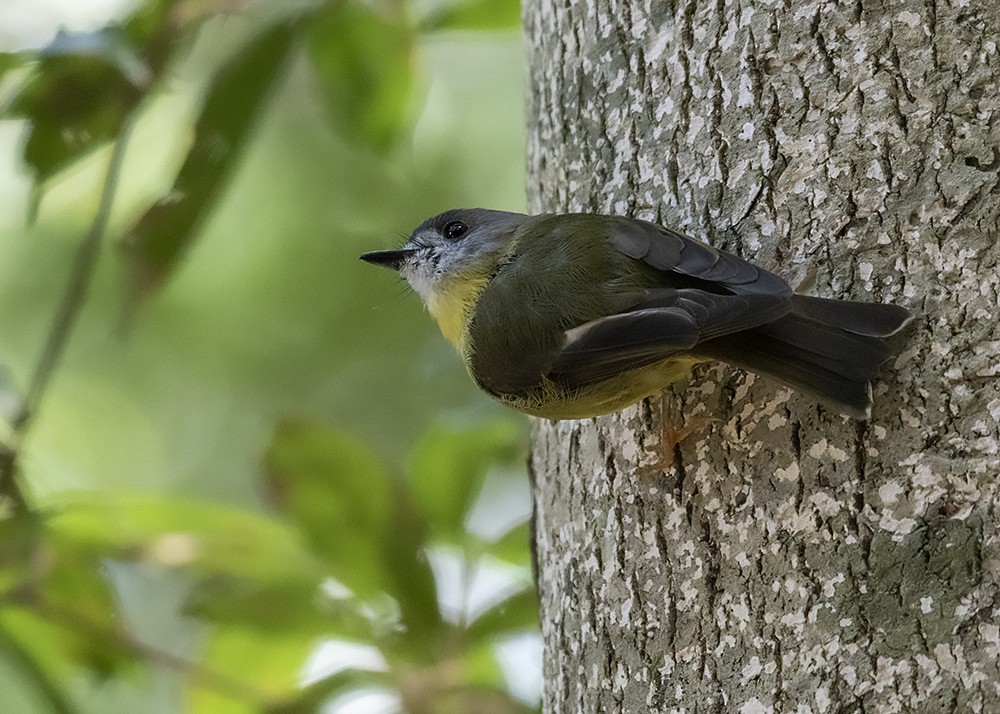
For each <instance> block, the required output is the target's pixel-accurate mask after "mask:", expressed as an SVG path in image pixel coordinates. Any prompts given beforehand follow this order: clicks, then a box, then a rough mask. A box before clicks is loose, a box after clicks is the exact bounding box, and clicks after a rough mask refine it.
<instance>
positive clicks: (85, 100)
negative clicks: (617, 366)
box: [0, 0, 540, 714]
mask: <svg viewBox="0 0 1000 714" xmlns="http://www.w3.org/2000/svg"><path fill="white" fill-rule="evenodd" d="M49 5H51V3H50V4H49ZM49 5H44V4H37V3H32V2H28V0H25V1H24V2H23V3H21V4H18V3H13V4H11V3H5V4H4V6H3V7H2V8H0V27H3V28H5V29H4V30H3V31H2V32H0V41H2V42H4V43H5V45H6V46H5V47H3V48H0V49H3V50H5V51H4V52H2V53H0V111H2V120H0V147H2V151H0V156H2V157H3V158H2V160H3V164H2V166H0V191H2V196H3V206H4V208H5V210H4V211H2V212H0V416H2V420H0V474H2V475H0V498H2V503H0V507H2V510H0V691H2V692H3V700H4V703H3V708H4V711H10V712H45V711H55V712H135V711H143V712H179V711H184V712H188V711H190V712H213V713H214V712H222V713H225V712H275V713H277V712H289V713H290V712H313V711H330V712H348V711H350V712H381V711H407V712H435V713H436V712H445V713H447V712H470V711H475V712H486V713H487V714H488V713H489V712H522V711H534V710H535V709H536V707H537V699H538V681H539V678H540V673H539V672H538V667H539V660H540V657H539V653H538V648H539V645H538V639H537V635H536V634H535V631H536V629H537V623H536V617H537V615H536V608H535V599H534V593H533V590H532V587H531V577H530V565H529V554H528V535H527V526H526V518H527V514H528V509H529V507H530V506H529V498H528V492H527V481H526V476H525V474H524V457H525V450H526V447H525V433H524V432H525V429H524V424H523V422H521V421H520V420H518V419H517V418H515V417H513V416H512V415H509V414H507V413H505V412H503V411H501V410H500V409H499V408H498V407H496V406H494V405H493V404H491V403H489V402H488V400H485V399H484V398H482V397H480V396H479V395H478V394H476V393H475V392H474V390H473V388H472V386H471V385H470V383H469V380H468V379H467V378H466V377H465V375H464V374H463V370H462V368H461V365H460V363H459V361H458V359H457V357H456V356H455V355H454V354H453V353H452V352H451V351H450V348H449V347H448V346H447V345H446V344H445V343H444V341H443V340H441V339H440V337H439V336H437V334H436V332H435V331H434V328H433V326H432V325H431V323H430V320H429V319H427V318H426V316H424V315H423V314H422V312H423V311H422V309H421V307H420V305H419V302H418V300H417V299H416V298H415V297H414V296H412V295H409V294H407V291H406V290H404V289H403V287H402V286H400V284H399V282H398V280H395V279H394V277H393V276H391V275H389V274H388V273H385V272H379V271H378V270H377V269H375V268H373V267H371V266H368V265H365V264H363V263H361V262H359V261H358V260H357V255H358V254H359V253H360V252H363V251H364V250H370V249H377V248H384V247H390V246H393V245H395V244H398V242H400V241H401V240H402V236H403V235H405V233H406V232H407V231H409V229H410V228H412V227H413V226H414V225H416V224H417V223H418V222H420V221H421V220H422V219H423V218H425V217H427V216H428V215H431V214H433V213H437V212H439V211H441V210H444V209H446V208H451V207H455V206H461V205H489V206H492V207H496V208H504V209H509V210H519V209H522V208H523V194H522V190H523V189H522V168H521V159H520V157H521V156H522V155H523V147H522V142H523V138H522V128H521V127H522V116H521V106H522V86H521V82H522V68H521V65H522V55H521V48H520V38H519V34H518V22H519V11H518V7H517V3H516V2H510V1H509V0H503V1H502V2H497V1H493V0H491V1H489V2H485V1H483V0H468V1H466V2H462V1H461V0H441V1H440V2H417V0H413V1H410V2H407V1H404V0H382V1H378V2H376V1H374V0H372V1H369V2H365V1H363V0H328V1H326V2H288V3H268V2H264V1H263V0H257V1H254V0H174V1H173V2H167V1H165V0H144V1H140V2H119V3H117V4H116V5H115V7H113V8H112V11H107V10H106V11H107V12H109V14H106V15H104V16H102V15H100V14H94V12H91V13H89V14H88V13H87V12H85V6H86V5H87V4H86V3H81V2H76V3H68V4H66V8H67V9H66V13H69V12H70V10H69V9H68V8H70V7H72V12H73V13H74V14H73V15H72V16H70V15H68V14H66V15H62V16H60V15H59V14H58V13H56V12H55V11H53V15H52V17H53V18H55V19H56V20H62V21H64V22H69V25H68V26H67V27H66V29H65V31H63V32H60V33H59V34H58V35H54V36H53V34H52V32H53V31H54V29H55V27H54V26H53V27H51V28H50V30H49V31H48V32H44V31H43V32H42V33H41V34H40V35H37V36H36V35H31V36H29V35H28V34H27V32H21V33H18V32H17V30H16V28H17V27H19V24H18V22H17V21H18V20H19V19H22V20H23V18H24V16H27V15H32V14H34V15H36V16H37V15H40V14H41V13H42V8H43V7H49ZM5 13H6V14H7V17H6V18H5V17H3V16H4V14H5ZM18 13H21V14H20V15H18ZM36 19H38V18H37V17H36ZM41 24H42V25H43V26H44V23H41Z"/></svg>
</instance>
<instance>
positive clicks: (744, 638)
mask: <svg viewBox="0 0 1000 714" xmlns="http://www.w3.org/2000/svg"><path fill="white" fill-rule="evenodd" d="M524 14H525V23H526V28H527V42H528V47H529V62H530V98H529V108H528V147H529V149H528V150H529V158H528V165H529V195H530V203H531V208H532V210H534V211H536V212H538V211H567V210H587V211H598V212H610V213H619V214H626V215H631V216H635V217H639V218H646V219H652V220H656V221H661V222H663V223H666V224H668V225H671V226H673V227H675V228H678V229H681V230H684V231H686V232H688V233H689V234H690V235H693V236H695V237H699V238H704V239H707V240H708V241H709V242H711V243H713V244H715V245H719V246H722V247H725V248H727V249H729V250H732V251H734V252H736V253H738V254H740V255H742V256H744V257H747V258H749V259H751V260H754V261H756V262H758V263H760V264H762V265H764V266H766V267H769V268H771V269H773V270H775V271H776V272H779V273H780V274H782V275H784V276H786V277H788V278H790V280H791V281H792V282H793V284H807V286H808V284H812V285H813V287H811V289H810V291H811V292H812V293H814V294H817V295H823V296H840V297H851V298H854V299H861V300H873V301H879V300H885V301H890V302H895V303H900V304H904V305H907V306H909V307H911V308H913V309H914V310H915V311H917V312H918V313H919V315H920V317H919V319H918V320H917V325H916V328H915V329H914V330H913V331H912V333H911V337H910V340H909V343H908V345H907V347H906V348H905V350H904V352H903V353H902V354H901V356H900V357H899V358H898V359H896V360H895V362H894V364H889V365H887V368H886V370H885V372H884V374H883V379H882V381H881V382H880V383H879V384H877V385H876V387H875V412H874V416H873V418H872V420H871V421H869V422H862V423H859V422H852V421H849V420H847V419H845V418H843V417H840V416H838V415H835V414H831V413H830V412H828V411H826V410H824V409H823V408H821V407H819V406H817V405H816V404H815V403H814V402H813V401H812V400H811V399H809V398H807V397H800V396H797V395H794V394H792V393H791V392H790V391H789V390H787V389H783V388H781V387H778V386H775V385H774V384H773V383H769V382H767V381H765V380H764V379H763V378H757V377H755V376H753V375H750V374H746V373H742V372H740V371H738V370H734V369H729V368H727V367H724V366H709V367H704V368H699V369H698V370H696V371H695V373H694V375H693V377H692V379H691V380H690V382H689V383H688V384H684V385H678V386H676V387H674V388H672V389H670V390H668V391H667V392H666V393H665V396H664V397H663V398H662V399H660V398H653V399H650V400H647V402H645V403H643V404H642V405H639V406H636V407H632V408H629V409H626V410H625V411H623V412H621V413H620V414H615V415H611V416H608V417H603V418H600V419H595V420H586V421H575V422H560V423H554V422H547V421H536V422H535V424H534V434H533V439H534V444H533V456H532V467H533V472H534V478H535V507H536V513H535V526H536V547H537V559H538V585H539V590H540V595H541V603H542V622H543V624H542V629H543V634H544V639H545V694H544V706H545V711H546V712H550V713H553V714H554V713H556V712H560V713H561V712H587V713H591V712H602V713H603V712H622V711H624V712H647V711H648V712H672V711H677V712H706V711H710V712H739V713H742V714H760V713H763V712H861V711H864V712H921V713H923V712H979V711H982V712H1000V664H998V662H1000V584H998V583H1000V493H998V489H1000V475H998V474H1000V456H998V441H1000V428H998V422H1000V388H998V379H997V378H998V376H1000V334H998V330H997V327H996V325H997V322H998V320H1000V266H998V262H1000V261H998V257H1000V248H998V247H997V243H998V239H1000V231H998V227H997V226H998V221H1000V189H998V170H1000V152H998V150H997V148H996V147H997V146H1000V90H998V87H1000V57H998V54H997V41H998V37H1000V4H998V3H994V2H989V3H987V2H985V0H982V1H981V2H976V0H971V1H970V2H958V1H957V0H955V1H954V2H951V3H949V2H947V0H927V1H926V2H921V3H912V2H901V1H900V0H895V1H893V0H887V1H886V2H856V3H852V4H837V3H828V2H819V1H817V0H805V1H803V2H796V3H792V2H783V3H776V2H773V1H765V0H738V1H737V2H722V1H721V0H720V1H719V2H714V3H707V2H706V3H695V2H688V3H686V4H676V5H672V4H671V3H668V2H657V1H656V0H646V2H640V1H638V0H631V1H629V0H621V1H611V2H609V1H608V0H589V1H588V2H559V3H554V2H548V1H547V0H526V3H525V9H524ZM706 419H714V420H717V421H713V422H710V423H708V424H707V425H706V424H705V422H704V420H706ZM685 424H688V425H693V426H699V424H700V428H699V429H698V430H696V431H694V433H693V434H692V435H691V436H689V437H688V438H687V439H685V440H684V441H683V442H681V443H680V445H679V446H678V447H677V448H675V449H673V450H672V452H671V453H664V452H666V451H668V449H667V448H666V447H665V446H661V444H663V443H665V442H666V440H665V439H663V438H661V434H663V433H665V431H667V430H669V429H671V428H672V429H679V428H680V427H681V426H683V425H685Z"/></svg>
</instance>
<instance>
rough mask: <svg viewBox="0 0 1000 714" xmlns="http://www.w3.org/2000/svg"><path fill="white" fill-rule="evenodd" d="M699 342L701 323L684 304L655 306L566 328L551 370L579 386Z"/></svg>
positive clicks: (551, 373)
mask: <svg viewBox="0 0 1000 714" xmlns="http://www.w3.org/2000/svg"><path fill="white" fill-rule="evenodd" d="M697 342H698V325H697V323H696V322H695V319H694V318H693V316H692V315H691V314H690V313H688V312H687V311H685V310H684V309H683V308H681V307H651V308H647V309H641V310H634V311H632V312H625V313H621V314H618V315H609V316H608V317H602V318H599V319H597V320H593V321H591V322H588V323H586V324H584V325H580V326H579V327H575V328H573V329H572V330H568V331H567V332H566V341H565V343H564V344H563V348H562V349H561V350H560V351H559V354H558V355H557V356H556V358H555V360H554V362H553V363H552V366H551V368H550V369H549V372H548V376H549V378H550V379H553V380H555V381H557V382H559V383H561V384H565V385H572V386H574V387H580V386H584V385H587V384H593V383H595V382H600V381H601V380H604V379H607V378H609V377H613V376H614V375H616V374H619V373H621V372H625V371H627V370H629V369H634V368H636V367H641V366H645V365H648V364H655V363H656V362H659V361H661V360H664V359H666V358H667V357H669V356H670V355H673V354H677V353H679V352H684V351H687V350H689V349H691V347H693V346H694V345H695V344H697Z"/></svg>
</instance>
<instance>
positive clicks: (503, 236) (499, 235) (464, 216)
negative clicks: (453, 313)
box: [361, 208, 528, 302]
mask: <svg viewBox="0 0 1000 714" xmlns="http://www.w3.org/2000/svg"><path fill="white" fill-rule="evenodd" d="M527 219H528V216H526V215H524V214H523V213H510V212H507V211H493V210H490V209H487V208H456V209H452V210H450V211H445V212H444V213H440V214H438V215H436V216H434V217H432V218H428V219H427V220H426V221H424V222H423V223H421V224H420V225H419V226H417V227H416V229H415V230H414V231H413V233H412V234H411V235H410V238H409V240H408V241H407V242H406V244H405V245H404V246H403V247H402V248H399V249H398V250H377V251H373V252H371V253H365V254H364V255H362V256H361V260H364V261H367V262H369V263H373V264H374V265H381V266H383V267H385V268H391V269H392V270H397V271H399V274H400V275H402V276H403V278H405V279H406V282H408V283H409V284H410V286H411V287H412V288H413V289H414V290H415V291H416V292H417V293H419V294H420V297H422V298H423V299H424V302H427V301H428V299H429V297H430V295H431V294H432V293H433V292H434V289H435V288H436V287H437V285H438V284H439V282H440V281H441V279H442V278H448V277H457V276H460V275H464V274H472V275H475V274H477V273H480V272H483V271H485V270H491V269H492V266H493V264H494V263H495V261H496V260H499V258H500V256H502V255H503V254H504V253H505V251H506V249H507V246H508V245H509V244H510V241H511V239H512V237H513V233H514V230H515V229H516V228H517V227H518V226H520V225H521V224H522V223H524V221H526V220H527ZM491 258H492V260H491Z"/></svg>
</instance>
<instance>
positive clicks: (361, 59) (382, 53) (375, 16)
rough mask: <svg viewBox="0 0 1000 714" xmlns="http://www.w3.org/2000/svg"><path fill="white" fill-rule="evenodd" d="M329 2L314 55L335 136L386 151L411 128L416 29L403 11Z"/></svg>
mask: <svg viewBox="0 0 1000 714" xmlns="http://www.w3.org/2000/svg"><path fill="white" fill-rule="evenodd" d="M380 9H381V10H383V11H384V12H378V11H376V10H375V9H373V8H372V7H369V6H368V5H366V4H362V3H360V2H332V3H327V4H326V6H325V7H324V8H323V10H321V11H320V12H319V13H318V15H317V16H316V17H315V18H314V21H313V23H312V27H311V34H310V38H309V56H310V59H311V60H312V65H313V69H314V71H315V72H316V76H317V78H318V80H319V85H320V88H321V89H322V91H323V96H324V99H325V100H326V106H327V109H328V112H329V116H330V118H331V121H332V123H333V125H334V128H335V129H336V131H337V132H338V133H339V134H340V135H341V136H343V137H344V138H345V139H347V140H349V141H353V142H356V143H359V144H361V145H363V146H368V147H370V148H373V149H376V150H380V151H385V150H387V149H389V148H390V147H392V146H393V145H394V144H395V143H396V142H397V141H398V140H399V139H400V138H401V137H402V135H403V134H404V132H405V130H406V129H407V128H408V126H409V122H410V115H409V111H408V109H409V107H410V93H411V91H412V85H413V40H414V37H413V30H412V28H411V27H410V26H409V25H408V23H407V21H406V17H405V15H404V13H403V12H402V8H401V7H390V6H386V4H383V5H382V6H380Z"/></svg>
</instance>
